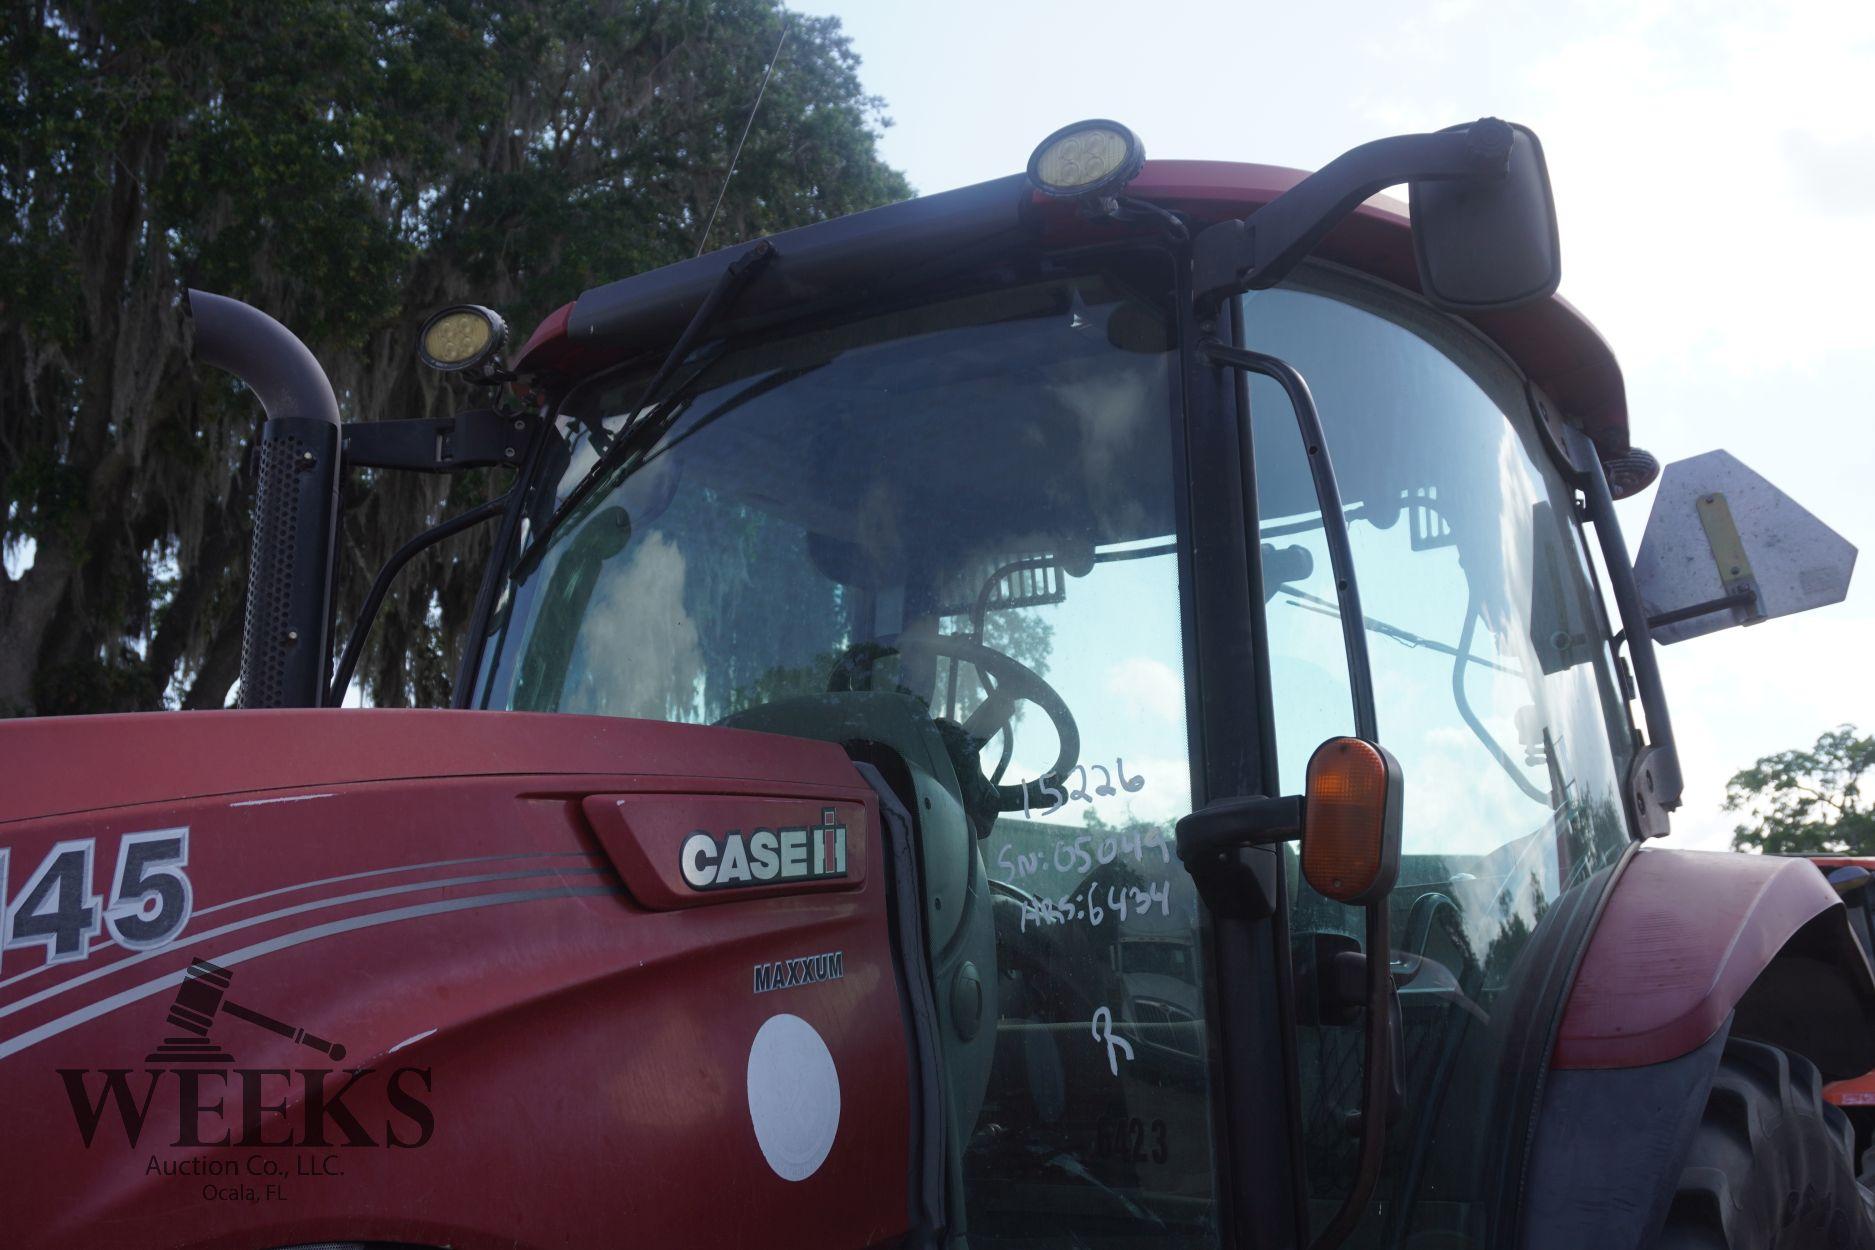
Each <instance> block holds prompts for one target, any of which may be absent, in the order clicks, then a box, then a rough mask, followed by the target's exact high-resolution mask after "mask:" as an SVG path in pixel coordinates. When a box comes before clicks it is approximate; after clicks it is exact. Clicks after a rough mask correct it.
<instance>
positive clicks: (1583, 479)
mask: <svg viewBox="0 0 1875 1250" xmlns="http://www.w3.org/2000/svg"><path fill="white" fill-rule="evenodd" d="M1563 437H1564V438H1565V439H1567V440H1568V442H1569V444H1570V448H1569V450H1570V459H1571V460H1572V461H1574V462H1576V463H1579V464H1583V465H1586V466H1587V467H1586V468H1585V469H1584V470H1583V471H1582V472H1581V473H1579V474H1577V475H1576V485H1577V487H1578V488H1580V489H1581V491H1582V493H1583V497H1584V498H1585V499H1586V500H1587V501H1588V517H1589V521H1590V522H1591V523H1592V524H1593V525H1594V526H1595V537H1596V540H1597V541H1598V542H1599V543H1600V545H1601V549H1602V563H1603V565H1605V566H1606V568H1607V571H1608V588H1609V589H1610V590H1611V591H1613V592H1614V596H1615V610H1616V611H1617V612H1619V613H1620V614H1621V626H1622V630H1623V632H1624V633H1626V634H1627V637H1628V661H1629V663H1630V664H1631V665H1632V667H1633V669H1634V684H1635V687H1636V688H1637V689H1638V690H1639V692H1640V696H1641V711H1642V713H1643V714H1644V715H1645V716H1646V717H1647V736H1648V738H1649V739H1650V741H1649V744H1648V747H1647V749H1645V750H1643V751H1642V752H1640V754H1639V755H1638V756H1636V758H1635V760H1634V764H1633V767H1632V768H1631V770H1630V772H1631V776H1630V777H1629V781H1628V792H1629V794H1630V795H1631V796H1632V798H1633V802H1634V809H1635V810H1634V817H1635V820H1636V822H1637V823H1638V825H1639V832H1640V835H1641V836H1642V837H1659V836H1660V835H1661V834H1664V833H1666V832H1667V819H1666V813H1667V812H1670V811H1673V810H1674V809H1675V808H1677V807H1678V806H1679V805H1680V792H1681V790H1682V789H1683V788H1684V786H1683V783H1682V780H1681V777H1680V753H1679V748H1678V747H1677V746H1676V745H1675V741H1674V737H1673V719H1672V717H1671V716H1670V715H1669V714H1668V712H1667V691H1666V687H1665V686H1664V685H1663V684H1662V683H1661V680H1660V661H1659V657H1658V656H1656V655H1655V653H1654V635H1653V632H1652V630H1651V629H1650V628H1649V624H1648V620H1647V609H1646V607H1645V606H1643V605H1642V603H1641V592H1640V589H1639V588H1638V587H1637V586H1636V585H1635V584H1634V564H1633V561H1632V560H1630V559H1629V558H1628V548H1627V544H1626V543H1625V542H1624V541H1622V538H1621V524H1620V522H1618V521H1617V520H1616V519H1615V501H1614V496H1613V495H1612V494H1611V493H1610V492H1609V489H1608V476H1607V474H1606V473H1604V472H1603V471H1602V462H1601V457H1600V456H1599V455H1598V454H1597V453H1596V450H1595V446H1594V444H1593V443H1591V442H1590V441H1589V438H1588V435H1586V434H1584V433H1583V432H1582V431H1581V430H1579V429H1577V428H1576V427H1575V426H1573V425H1569V426H1564V427H1563ZM1650 804H1651V807H1652V808H1653V809H1657V810H1658V814H1656V812H1655V811H1654V810H1650V807H1649V805H1650Z"/></svg>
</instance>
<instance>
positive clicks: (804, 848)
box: [678, 807, 846, 890]
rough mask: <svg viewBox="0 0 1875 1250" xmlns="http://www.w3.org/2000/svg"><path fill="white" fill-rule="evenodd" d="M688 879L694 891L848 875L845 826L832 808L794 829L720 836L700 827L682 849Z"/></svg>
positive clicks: (679, 856) (681, 853)
mask: <svg viewBox="0 0 1875 1250" xmlns="http://www.w3.org/2000/svg"><path fill="white" fill-rule="evenodd" d="M678 862H679V863H680V864H681V866H682V868H683V874H684V881H685V882H686V883H688V884H689V886H690V888H691V889H693V890H731V889H736V888H739V887H744V886H752V885H769V884H771V883H773V882H777V881H818V880H821V879H822V878H825V877H844V876H845V875H846V826H845V825H843V824H840V823H838V821H836V819H835V814H834V810H833V808H831V807H828V808H823V809H821V815H820V823H819V824H818V825H814V826H812V827H811V828H810V827H802V828H794V829H756V830H753V831H751V832H750V833H749V834H748V836H747V837H744V836H743V834H742V831H741V830H739V829H731V830H730V831H729V832H728V833H725V834H723V835H722V837H720V838H718V837H717V836H716V835H715V834H713V833H707V832H705V831H703V830H701V829H699V830H697V831H696V832H695V833H693V834H691V835H690V836H689V837H687V838H685V839H684V845H683V849H682V850H681V851H679V852H678Z"/></svg>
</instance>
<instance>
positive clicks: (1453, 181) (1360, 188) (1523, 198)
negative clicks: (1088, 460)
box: [1192, 117, 1562, 312]
mask: <svg viewBox="0 0 1875 1250" xmlns="http://www.w3.org/2000/svg"><path fill="white" fill-rule="evenodd" d="M1401 183H1406V184H1408V185H1409V186H1410V187H1411V188H1412V218H1413V247H1414V250H1415V252H1416V255H1417V259H1418V262H1419V280H1420V286H1421V287H1422V288H1423V289H1424V291H1425V293H1426V298H1428V299H1429V300H1431V301H1432V302H1433V303H1435V304H1437V305H1439V306H1440V307H1442V308H1445V309H1448V310H1451V311H1454V312H1486V311H1492V310H1498V309H1506V308H1516V307H1518V306H1519V305H1521V304H1527V303H1529V302H1531V301H1532V300H1538V299H1542V298H1544V297H1545V296H1547V295H1549V294H1551V293H1552V292H1554V291H1555V290H1556V284H1557V283H1558V282H1559V281H1560V280H1561V278H1562V252H1561V248H1560V246H1559V245H1558V242H1557V235H1556V203H1555V201H1554V200H1553V199H1552V198H1551V196H1550V187H1549V169H1548V167H1547V166H1546V165H1545V164H1544V163H1543V148H1542V145H1541V144H1539V143H1538V142H1537V139H1536V135H1535V134H1533V133H1531V131H1530V130H1529V129H1528V128H1527V127H1524V126H1514V125H1511V124H1510V123H1508V122H1503V121H1499V120H1498V119H1497V118H1495V117H1482V118H1479V119H1478V120H1477V121H1475V122H1469V123H1467V124H1465V125H1463V126H1453V127H1452V128H1450V129H1449V130H1440V131H1435V132H1433V133H1431V134H1423V135H1395V136H1394V137H1393V138H1391V139H1376V140H1374V141H1373V142H1372V143H1363V144H1362V145H1361V146H1360V147H1358V148H1353V149H1351V150H1349V151H1347V152H1343V153H1342V154H1341V155H1340V156H1337V157H1336V158H1335V159H1334V160H1332V161H1330V162H1328V164H1326V165H1324V166H1322V167H1321V168H1320V169H1319V170H1317V171H1316V172H1314V173H1313V174H1310V175H1309V176H1308V177H1307V178H1304V179H1303V180H1302V181H1301V182H1299V183H1297V184H1296V185H1295V186H1293V187H1291V188H1289V190H1287V191H1285V192H1283V193H1282V194H1281V195H1279V196H1277V197H1276V198H1275V199H1273V200H1271V201H1270V202H1269V203H1268V204H1265V205H1264V206H1263V207H1262V208H1260V209H1258V210H1257V211H1256V212H1254V213H1252V214H1251V215H1250V216H1249V217H1248V218H1246V219H1244V220H1243V221H1221V222H1218V223H1217V224H1216V225H1213V226H1210V227H1208V228H1206V229H1205V230H1203V231H1201V232H1199V234H1198V237H1197V239H1196V240H1194V244H1193V249H1192V291H1193V298H1194V300H1195V302H1196V303H1197V305H1198V307H1199V308H1200V309H1201V310H1203V309H1205V308H1208V307H1209V306H1211V305H1212V304H1214V303H1215V302H1216V301H1218V300H1222V299H1224V298H1227V297H1228V296H1230V295H1234V294H1236V293H1237V292H1239V291H1246V290H1250V291H1260V290H1263V289H1266V288H1268V287H1272V286H1275V285H1276V284H1278V283H1279V282H1281V281H1282V280H1283V279H1284V278H1286V277H1288V276H1289V274H1290V273H1291V272H1292V271H1293V270H1294V269H1295V267H1296V266H1297V265H1299V264H1301V263H1302V261H1303V260H1304V259H1305V258H1306V257H1307V256H1308V254H1309V253H1310V252H1311V251H1313V250H1314V249H1315V245H1316V244H1318V243H1320V242H1321V241H1322V239H1323V237H1324V236H1326V235H1327V233H1328V232H1329V231H1330V230H1332V229H1334V228H1335V226H1337V225H1339V224H1340V223H1341V221H1342V220H1343V219H1344V218H1346V217H1347V216H1348V214H1350V213H1352V212H1353V211H1354V210H1355V209H1357V208H1359V207H1360V206H1361V202H1362V201H1363V200H1365V199H1367V197H1369V196H1371V195H1373V194H1375V193H1376V192H1380V191H1385V190H1386V189H1387V188H1388V187H1394V186H1398V185H1399V184H1401Z"/></svg>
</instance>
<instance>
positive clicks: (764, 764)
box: [0, 708, 855, 824]
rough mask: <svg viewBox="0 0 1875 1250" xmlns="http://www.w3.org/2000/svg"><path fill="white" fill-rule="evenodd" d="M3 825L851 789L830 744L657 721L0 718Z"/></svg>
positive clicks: (365, 715) (240, 714)
mask: <svg viewBox="0 0 1875 1250" xmlns="http://www.w3.org/2000/svg"><path fill="white" fill-rule="evenodd" d="M0 761H3V762H4V767H5V769H6V784H5V785H4V786H0V824H5V823H6V822H8V821H14V820H30V819H34V818H39V817H45V816H52V815H57V814H60V813H65V812H80V811H90V810H96V809H99V808H105V807H116V806H119V805H122V804H126V803H137V802H143V801H147V800H149V799H152V798H162V799H170V800H173V799H181V798H196V797H201V796H204V795H211V794H234V793H239V792H244V791H260V790H273V789H279V788H284V787H290V786H300V787H319V786H324V785H328V784H334V783H338V782H360V781H391V780H395V779H398V778H404V777H430V778H435V777H476V776H494V775H500V774H517V775H518V774H537V775H547V774H574V773H608V774H612V775H615V776H617V775H622V776H625V777H628V778H631V779H632V784H630V785H621V786H619V787H617V788H618V789H621V790H625V789H640V788H642V786H640V785H639V784H637V783H638V782H639V781H641V780H644V779H648V778H654V777H665V776H688V777H711V778H717V779H719V780H730V781H734V780H748V781H785V782H795V783H800V784H805V785H835V786H840V785H851V784H852V783H853V779H854V775H855V774H854V773H853V769H852V766H851V765H850V764H849V763H847V759H846V755H845V753H844V752H842V751H841V750H840V748H839V747H837V746H835V745H833V744H832V743H811V742H802V741H798V740H795V739H792V738H783V737H778V736H776V735H774V734H758V733H751V732H748V731H743V730H731V729H717V728H713V727H709V726H701V725H670V724H665V723H663V722H661V721H639V720H624V719H621V718H619V717H613V716H568V715H563V714H559V713H555V714H551V715H549V714H541V713H532V712H463V711H431V710H415V709H392V708H371V709H358V708H350V709H347V708H322V709H318V710H303V709H292V710H283V711H251V712H250V711H229V712H190V713H188V714H187V715H178V714H176V713H171V712H150V713H138V714H135V715H128V716H64V717H47V718H43V719H37V720H31V719H28V720H6V721H0Z"/></svg>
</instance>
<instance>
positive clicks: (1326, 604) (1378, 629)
mask: <svg viewBox="0 0 1875 1250" xmlns="http://www.w3.org/2000/svg"><path fill="white" fill-rule="evenodd" d="M1276 589H1277V592H1278V593H1279V594H1285V595H1288V596H1290V598H1291V600H1292V601H1296V604H1295V606H1297V607H1298V608H1301V609H1302V610H1303V611H1305V612H1319V613H1321V614H1322V615H1323V616H1334V617H1338V616H1340V615H1341V612H1340V609H1338V608H1337V607H1336V606H1335V605H1334V603H1333V602H1331V601H1330V600H1327V599H1324V598H1322V597H1321V596H1320V595H1312V594H1310V593H1309V592H1308V591H1306V590H1298V589H1296V588H1295V587H1294V586H1291V585H1288V584H1286V583H1285V584H1284V585H1281V586H1278V587H1277V588H1276ZM1361 623H1362V624H1363V625H1365V626H1367V628H1368V629H1369V630H1371V631H1372V632H1374V633H1376V634H1379V635H1380V636H1381V637H1383V638H1391V639H1393V641H1395V642H1397V643H1400V644H1401V645H1403V646H1408V647H1424V648H1426V650H1428V651H1437V652H1440V653H1441V654H1443V655H1449V656H1453V657H1455V658H1457V659H1460V660H1463V661H1465V662H1466V663H1468V664H1482V665H1483V666H1484V667H1486V668H1494V669H1496V670H1497V671H1498V672H1500V673H1509V674H1510V675H1511V676H1513V677H1517V676H1521V675H1522V674H1521V672H1520V671H1519V670H1518V669H1514V668H1512V667H1511V666H1510V665H1508V664H1501V663H1499V662H1498V661H1496V660H1487V659H1485V658H1484V657H1483V656H1481V655H1472V654H1471V653H1470V652H1469V651H1464V652H1461V651H1460V650H1459V649H1458V648H1457V647H1454V646H1450V645H1448V644H1446V643H1443V642H1434V641H1433V640H1432V639H1430V638H1426V637H1422V636H1421V635H1419V634H1416V633H1414V632H1413V631H1412V630H1410V629H1401V628H1400V627H1399V626H1398V625H1389V624H1388V623H1387V622H1385V621H1383V620H1380V619H1379V618H1378V617H1372V616H1364V617H1362V618H1361Z"/></svg>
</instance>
